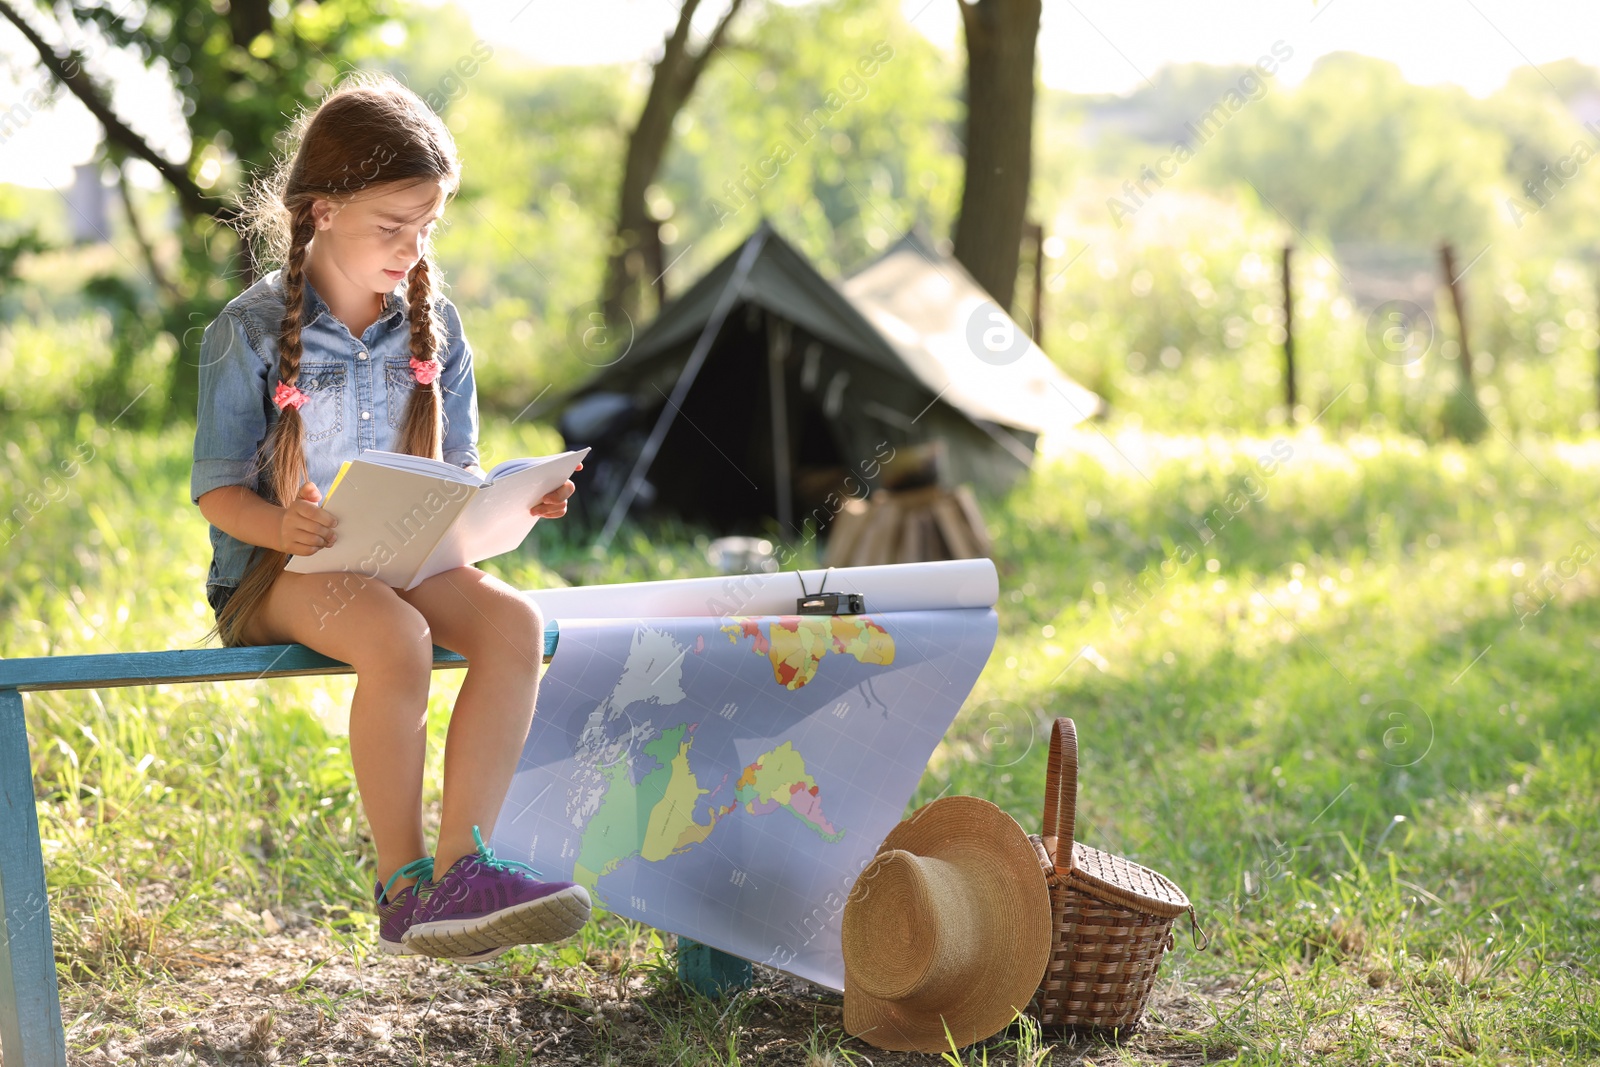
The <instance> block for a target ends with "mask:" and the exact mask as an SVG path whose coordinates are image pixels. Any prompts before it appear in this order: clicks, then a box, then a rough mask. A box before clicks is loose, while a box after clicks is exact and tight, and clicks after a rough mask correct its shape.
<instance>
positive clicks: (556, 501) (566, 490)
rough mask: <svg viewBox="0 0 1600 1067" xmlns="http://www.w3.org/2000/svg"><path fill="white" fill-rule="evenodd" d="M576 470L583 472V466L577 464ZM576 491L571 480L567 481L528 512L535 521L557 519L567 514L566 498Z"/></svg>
mask: <svg viewBox="0 0 1600 1067" xmlns="http://www.w3.org/2000/svg"><path fill="white" fill-rule="evenodd" d="M577 469H578V470H580V471H581V470H583V464H582V463H580V464H578V467H577ZM577 491H578V487H577V486H575V485H573V484H572V479H570V478H569V479H567V480H566V481H565V482H562V483H561V485H559V486H557V487H556V488H554V489H552V490H550V492H548V493H546V494H545V496H544V499H543V500H541V501H539V502H538V503H537V504H535V505H533V507H531V508H529V509H528V511H529V513H531V514H532V515H533V517H534V518H536V519H559V518H561V516H563V515H565V514H566V513H567V498H568V497H569V496H571V495H572V494H573V493H576V492H577Z"/></svg>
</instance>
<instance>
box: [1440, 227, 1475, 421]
mask: <svg viewBox="0 0 1600 1067" xmlns="http://www.w3.org/2000/svg"><path fill="white" fill-rule="evenodd" d="M1439 265H1440V267H1441V268H1442V269H1443V270H1444V282H1445V284H1446V285H1448V286H1449V287H1450V304H1451V306H1452V307H1453V308H1454V309H1455V313H1456V340H1457V343H1458V344H1459V345H1460V346H1461V384H1462V386H1463V388H1465V389H1466V390H1467V393H1468V395H1469V396H1470V395H1473V394H1474V390H1473V388H1472V349H1471V348H1469V347H1468V346H1467V309H1466V305H1465V304H1464V303H1463V302H1462V297H1461V279H1460V278H1459V277H1458V276H1457V275H1456V250H1455V249H1454V248H1453V247H1451V244H1450V242H1449V241H1445V242H1444V243H1443V244H1441V245H1440V246H1439Z"/></svg>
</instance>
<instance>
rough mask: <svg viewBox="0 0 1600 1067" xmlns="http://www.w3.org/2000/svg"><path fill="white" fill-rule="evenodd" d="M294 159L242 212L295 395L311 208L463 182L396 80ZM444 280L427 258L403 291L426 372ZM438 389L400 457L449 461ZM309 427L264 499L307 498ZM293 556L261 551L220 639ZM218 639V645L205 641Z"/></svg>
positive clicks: (360, 96) (441, 131)
mask: <svg viewBox="0 0 1600 1067" xmlns="http://www.w3.org/2000/svg"><path fill="white" fill-rule="evenodd" d="M289 144H290V146H291V147H290V150H289V152H288V154H287V156H286V157H285V158H284V159H283V160H282V161H281V162H280V163H279V165H278V166H277V168H276V169H275V170H274V171H273V172H272V174H271V175H270V176H269V177H268V178H267V179H266V180H265V181H263V182H262V183H261V184H259V185H258V186H257V187H256V188H255V190H254V192H253V193H252V195H251V196H250V198H249V200H248V201H247V203H246V204H245V211H244V214H245V219H246V226H247V233H248V235H249V236H250V238H252V239H253V240H254V241H255V243H256V245H257V248H258V249H259V253H260V254H258V257H257V262H260V263H272V262H279V263H282V264H283V277H282V285H283V324H282V326H281V327H280V328H279V331H278V378H279V380H280V381H283V382H288V383H289V384H291V385H292V384H294V383H295V381H296V378H297V377H298V375H299V373H300V355H301V343H300V327H301V317H302V315H303V304H304V300H305V286H306V277H305V263H306V252H307V249H308V247H309V246H310V244H311V239H312V237H313V235H314V234H315V232H316V226H315V223H314V222H313V219H312V212H311V205H312V203H313V202H314V201H316V200H319V199H326V200H332V201H334V202H335V203H339V202H344V201H348V200H351V199H353V198H354V197H356V196H357V195H359V194H361V193H363V192H367V191H371V190H373V189H375V188H377V187H378V186H389V185H392V184H394V183H411V182H423V181H438V182H440V183H441V184H442V185H443V186H444V189H445V192H446V195H447V196H448V195H452V194H453V193H454V192H455V189H456V187H457V185H458V184H459V181H460V173H461V168H460V163H459V161H458V160H457V157H456V146H455V141H454V140H453V139H452V138H451V136H450V131H449V130H448V129H446V128H445V125H444V123H443V122H441V121H440V120H439V118H438V116H437V115H435V114H434V113H433V111H432V110H431V109H430V108H429V107H428V105H427V104H425V103H423V101H422V99H421V98H420V97H419V96H417V95H416V94H415V93H413V92H412V91H411V90H409V89H407V88H405V87H404V86H403V85H401V84H400V83H399V82H397V81H395V80H394V79H393V78H390V77H388V76H387V75H371V74H357V75H354V76H351V77H349V78H347V79H345V80H344V81H343V82H342V83H341V84H340V85H339V87H338V88H336V89H334V90H333V91H332V92H331V93H329V95H328V96H326V97H325V98H324V99H323V100H322V102H321V104H319V105H318V106H317V107H316V109H315V110H312V111H307V112H303V113H302V114H301V115H300V117H299V118H298V119H297V120H296V122H295V124H294V126H293V128H292V129H291V131H290V134H289ZM434 274H435V269H434V267H433V265H432V263H431V261H430V255H429V250H428V249H426V248H425V249H424V252H423V256H422V258H421V259H419V260H418V261H417V264H416V266H414V267H412V268H411V273H410V275H409V277H408V278H407V279H406V282H407V284H406V303H407V305H408V306H409V314H410V321H411V356H412V358H414V359H417V360H420V361H423V362H428V361H432V360H435V359H437V358H438V356H439V353H440V351H441V349H442V347H443V345H442V336H441V335H442V333H443V326H442V323H441V322H440V319H439V314H438V311H437V309H436V307H435V306H434V301H435V285H434ZM439 390H440V383H439V380H438V376H437V375H435V378H434V381H433V382H432V383H431V384H429V385H421V384H418V385H416V386H415V388H413V389H412V391H411V397H410V400H409V402H408V403H407V405H406V414H405V421H404V423H403V425H402V428H401V436H400V448H401V450H402V451H404V452H409V453H410V454H412V455H414V456H431V457H433V458H434V459H440V458H442V456H441V455H440V449H441V445H442V437H443V430H442V426H441V421H442V415H441V403H440V395H439ZM304 435H305V427H304V424H303V423H302V422H301V419H300V412H299V411H298V410H296V409H295V408H294V407H292V406H286V407H284V408H283V409H282V411H281V412H280V413H279V416H278V421H277V424H276V426H275V427H274V428H273V431H272V433H271V435H270V447H269V449H268V451H267V452H266V454H265V455H258V457H257V463H258V465H259V466H258V468H257V469H258V473H259V474H260V477H259V479H258V485H259V486H260V488H259V489H258V492H259V493H260V494H261V496H262V497H264V498H265V499H267V500H269V501H271V502H272V503H274V504H278V505H280V506H288V505H289V504H290V503H292V502H293V501H294V500H295V499H296V498H297V497H298V496H299V495H300V487H301V486H302V485H303V484H304V483H305V480H306V458H305V441H304ZM288 561H289V555H288V553H285V552H280V551H276V550H274V549H268V548H260V547H258V548H257V549H256V550H255V552H254V553H253V554H252V558H251V563H250V566H249V569H248V570H247V571H246V572H245V575H244V578H243V579H242V580H241V581H240V582H239V587H238V589H237V590H235V591H234V593H233V595H232V596H231V597H230V598H229V599H228V602H227V604H225V605H224V606H223V609H222V611H221V612H220V613H219V614H218V616H217V622H216V626H215V627H213V630H212V632H213V633H215V634H217V635H218V636H219V637H220V638H221V640H222V643H223V644H224V645H229V646H232V645H239V644H242V643H243V640H242V633H243V629H244V626H245V624H246V622H248V621H249V619H250V618H251V617H252V616H253V615H254V614H255V612H256V611H257V610H259V609H260V607H261V605H262V603H263V602H264V601H265V599H266V596H267V591H268V590H270V589H271V588H272V583H273V582H275V581H276V580H277V578H278V575H279V574H280V573H281V572H282V571H283V568H284V565H285V564H286V563H288ZM207 636H208V637H209V636H210V635H209V634H208V635H207Z"/></svg>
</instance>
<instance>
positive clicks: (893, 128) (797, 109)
mask: <svg viewBox="0 0 1600 1067" xmlns="http://www.w3.org/2000/svg"><path fill="white" fill-rule="evenodd" d="M958 86H959V71H958V70H957V69H956V68H955V67H954V65H953V64H951V63H949V62H948V61H946V60H945V59H944V58H943V57H942V56H941V55H940V54H939V53H938V51H937V50H936V49H934V47H933V46H932V45H930V44H929V43H928V42H927V40H926V39H924V38H923V37H922V36H921V35H919V34H918V33H917V32H916V30H914V29H913V28H912V27H911V26H909V25H908V24H907V23H906V22H905V20H904V18H903V17H902V15H901V14H900V12H899V9H898V7H896V6H895V5H891V4H884V3H881V2H878V0H835V2H832V3H826V4H808V5H800V6H794V7H786V6H779V5H773V6H771V7H769V8H768V9H767V12H766V16H765V18H764V20H763V21H762V23H761V25H760V28H759V31H758V32H757V33H756V35H755V37H754V40H753V42H752V43H751V44H750V45H748V46H747V47H746V48H744V49H740V50H734V51H731V52H730V54H729V55H728V57H727V59H726V61H724V62H720V63H715V64H713V65H712V66H711V67H710V68H709V69H708V71H707V73H706V76H705V80H704V81H703V82H702V84H701V87H700V89H699V91H698V92H697V93H696V94H695V96H694V98H693V99H692V100H691V101H690V105H689V107H688V108H687V109H686V110H685V112H684V114H683V116H682V117H680V120H679V123H678V130H677V136H676V138H675V142H674V149H673V151H672V152H671V153H670V154H669V156H668V159H667V164H666V166H665V168H664V173H663V175H662V176H661V178H660V180H659V186H660V188H661V192H662V198H661V201H660V203H661V205H662V210H661V212H660V214H662V215H663V216H665V217H667V218H669V219H670V221H671V222H672V223H673V226H674V229H675V231H676V232H677V233H678V234H679V235H680V237H681V238H683V239H684V243H685V244H686V245H687V244H688V243H694V244H696V246H697V248H696V251H695V252H693V253H690V254H688V255H686V256H685V266H686V268H687V269H686V271H685V273H684V275H682V276H685V277H693V276H694V275H695V274H696V273H698V271H699V270H703V269H704V268H705V267H706V266H709V265H710V263H711V262H714V260H715V259H716V258H719V257H720V256H722V255H724V254H726V253H727V251H728V250H729V249H730V248H731V247H732V246H733V245H734V244H736V243H737V242H738V241H739V240H741V239H742V238H743V237H744V236H746V235H747V234H748V233H749V232H750V231H751V230H753V229H754V228H755V226H756V223H757V222H758V221H760V218H761V217H762V216H763V215H766V216H770V217H771V218H773V219H774V220H775V221H776V222H777V224H778V225H779V226H780V227H781V228H782V230H783V232H784V234H785V236H787V237H789V238H791V239H792V240H794V241H795V242H796V244H797V245H798V246H799V247H800V248H801V249H803V250H804V251H805V252H806V253H807V254H808V255H809V256H811V257H812V259H813V260H814V261H815V262H816V263H817V264H818V266H819V267H820V268H821V269H822V270H823V271H824V272H827V273H831V274H833V275H835V276H838V275H839V274H840V273H842V272H843V271H846V270H849V269H853V268H854V267H856V266H858V265H859V264H860V263H861V262H862V261H863V260H865V259H866V258H867V257H869V256H870V255H871V254H872V253H873V252H874V251H878V250H881V249H883V248H884V247H886V246H887V245H888V243H889V242H890V241H892V240H894V239H895V238H896V237H898V236H899V235H900V233H901V231H903V230H905V229H907V228H909V227H910V226H911V225H912V224H913V223H914V222H916V221H917V220H919V219H921V220H926V221H928V222H937V223H939V224H940V226H941V228H942V226H943V223H944V222H945V221H946V220H948V219H950V218H951V217H953V215H954V213H955V208H956V204H957V199H958V197H959V194H960V160H959V157H958V156H957V154H956V153H955V152H954V151H953V148H954V146H955V144H956V141H955V131H956V128H957V123H958V121H959V118H960V108H959V105H958V103H957V101H956V99H955V96H956V90H957V88H958ZM701 248H703V249H704V250H703V251H701V250H700V249H701Z"/></svg>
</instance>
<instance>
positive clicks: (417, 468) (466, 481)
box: [358, 448, 483, 485]
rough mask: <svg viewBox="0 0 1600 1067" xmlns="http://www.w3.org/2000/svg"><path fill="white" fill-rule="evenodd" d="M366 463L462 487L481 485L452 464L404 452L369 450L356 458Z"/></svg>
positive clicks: (481, 482)
mask: <svg viewBox="0 0 1600 1067" xmlns="http://www.w3.org/2000/svg"><path fill="white" fill-rule="evenodd" d="M358 458H360V459H364V460H366V461H367V462H368V463H376V464H379V465H381V466H384V467H392V468H394V469H395V470H402V471H414V472H415V473H417V474H425V475H427V476H428V477H430V478H448V479H450V480H451V481H453V482H461V483H462V484H463V485H482V484H483V479H481V478H479V477H478V476H477V475H476V474H473V473H472V472H471V471H469V470H467V469H466V468H465V467H458V466H456V465H455V464H454V463H446V462H444V461H443V460H440V459H430V458H428V457H427V456H413V455H409V454H407V453H405V452H385V451H383V450H382V449H378V448H369V449H366V450H365V451H363V452H362V453H361V455H360V457H358Z"/></svg>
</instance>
